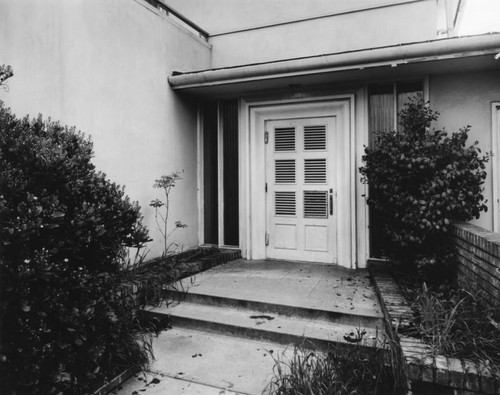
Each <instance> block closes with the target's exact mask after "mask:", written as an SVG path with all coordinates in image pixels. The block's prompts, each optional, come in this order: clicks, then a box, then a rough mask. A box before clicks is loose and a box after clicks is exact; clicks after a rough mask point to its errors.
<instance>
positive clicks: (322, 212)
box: [264, 117, 337, 263]
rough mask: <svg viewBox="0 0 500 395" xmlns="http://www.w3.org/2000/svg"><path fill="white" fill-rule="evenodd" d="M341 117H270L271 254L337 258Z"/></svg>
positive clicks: (325, 259)
mask: <svg viewBox="0 0 500 395" xmlns="http://www.w3.org/2000/svg"><path fill="white" fill-rule="evenodd" d="M335 126H336V117H320V118H302V119H285V120H272V121H271V120H270V121H266V122H265V136H264V138H265V143H266V146H265V147H266V185H265V188H266V211H267V212H266V217H267V220H266V255H267V257H268V258H275V259H288V260H298V261H313V262H325V263H336V262H337V226H336V217H337V214H336V184H337V182H336V174H337V171H336V169H335V164H336V163H337V161H336V160H335V158H336V154H337V152H336V149H337V144H336V140H337V136H336V127H335Z"/></svg>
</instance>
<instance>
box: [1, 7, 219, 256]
mask: <svg viewBox="0 0 500 395" xmlns="http://www.w3.org/2000/svg"><path fill="white" fill-rule="evenodd" d="M209 61H210V48H209V46H208V45H207V44H206V43H204V42H203V41H202V40H201V39H199V38H197V37H195V36H194V35H193V34H191V33H189V32H186V31H185V30H183V29H182V28H180V27H178V25H176V24H175V23H173V22H171V21H169V18H168V17H166V16H160V15H159V14H157V13H156V11H152V8H151V7H150V6H149V5H147V4H146V3H144V2H142V1H141V0H106V1H102V0H71V1H67V0H45V1H39V0H24V1H22V2H21V1H18V0H0V64H10V65H11V66H12V67H13V69H14V74H15V75H14V77H13V78H11V79H9V80H8V85H9V87H10V89H9V91H8V92H3V91H1V92H0V100H3V101H4V102H6V104H7V105H8V106H10V107H11V108H12V109H13V111H14V112H15V113H16V114H18V115H19V116H24V115H25V114H30V115H32V116H35V115H37V114H38V113H42V114H43V115H44V116H46V117H48V116H50V117H52V119H55V120H60V121H61V123H63V124H67V125H75V126H76V127H77V128H78V129H80V130H82V131H83V132H85V133H86V134H87V135H90V136H91V137H92V140H93V141H94V150H95V159H94V163H95V164H96V166H97V168H98V169H99V170H102V171H104V172H105V173H106V174H107V175H108V177H109V178H110V179H111V180H112V181H114V182H117V183H118V184H120V185H125V187H126V189H125V191H126V193H127V194H128V195H129V196H130V198H131V199H132V200H137V201H139V203H140V205H141V206H142V212H143V214H144V217H145V224H146V225H147V226H148V227H149V229H150V234H151V236H152V237H153V238H154V239H155V242H153V243H151V244H150V248H151V253H150V256H151V257H152V256H156V255H158V254H159V253H160V252H161V240H160V238H159V233H158V232H157V231H156V230H155V225H154V217H153V211H152V209H151V208H150V207H149V206H148V204H149V202H150V201H151V200H152V199H154V198H156V197H160V195H158V191H157V190H153V188H152V184H153V182H154V180H155V178H158V177H159V176H161V175H162V174H168V173H170V172H172V171H174V170H176V169H179V170H180V169H184V180H183V181H181V182H180V184H179V186H178V187H177V188H176V190H174V192H173V194H172V224H173V221H175V220H177V219H179V220H182V221H183V222H185V223H186V224H188V226H189V228H187V229H183V230H180V231H178V233H177V234H176V235H175V238H176V239H178V240H179V241H180V242H181V243H182V244H183V245H184V247H185V248H187V247H191V246H194V245H197V244H198V229H197V228H198V209H197V189H196V188H197V164H196V152H197V117H196V104H195V103H192V102H189V101H187V100H185V99H182V98H179V97H177V95H176V94H175V93H174V92H173V91H172V90H171V89H170V87H169V85H168V81H167V75H168V74H170V73H171V72H172V70H178V69H180V70H184V69H202V68H207V67H208V66H209Z"/></svg>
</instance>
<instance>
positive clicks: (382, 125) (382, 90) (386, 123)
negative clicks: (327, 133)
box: [368, 83, 395, 258]
mask: <svg viewBox="0 0 500 395" xmlns="http://www.w3.org/2000/svg"><path fill="white" fill-rule="evenodd" d="M368 97H369V101H368V114H369V115H368V130H369V133H370V145H371V146H373V145H374V143H375V134H374V132H382V131H389V130H394V117H395V111H394V109H395V108H394V107H395V106H394V85H393V84H392V83H389V84H377V85H372V86H370V89H369V95H368ZM368 188H369V186H368ZM369 216H370V218H369V221H370V229H369V233H370V256H371V257H372V258H383V257H384V256H385V253H384V244H385V243H384V238H383V234H384V233H383V231H382V229H383V226H384V216H383V213H377V212H376V211H374V210H373V209H371V208H370V210H369Z"/></svg>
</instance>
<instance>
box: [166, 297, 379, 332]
mask: <svg viewBox="0 0 500 395" xmlns="http://www.w3.org/2000/svg"><path fill="white" fill-rule="evenodd" d="M167 297H168V298H170V299H171V300H173V301H176V302H190V303H196V304H204V305H212V306H221V307H231V308H238V309H248V310H256V311H260V312H262V313H274V314H282V315H289V316H297V317H302V318H310V319H324V320H326V321H329V322H334V323H339V324H346V325H361V326H364V327H368V328H376V327H379V328H383V326H384V323H383V317H378V316H372V315H365V314H360V313H358V312H356V313H352V312H347V311H344V310H341V309H338V310H320V309H314V308H307V307H302V306H292V305H285V304H277V303H270V302H262V301H257V300H248V299H239V298H235V297H225V296H217V295H208V294H203V293H197V292H193V291H189V292H182V291H174V290H169V291H167Z"/></svg>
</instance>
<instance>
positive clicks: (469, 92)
mask: <svg viewBox="0 0 500 395" xmlns="http://www.w3.org/2000/svg"><path fill="white" fill-rule="evenodd" d="M429 90H430V92H429V93H430V104H431V107H432V108H433V109H434V110H436V111H439V112H440V114H441V115H440V116H439V119H438V121H437V123H436V125H435V127H436V128H443V127H444V128H446V130H447V131H448V132H449V133H451V132H454V131H458V130H459V129H460V128H462V127H464V126H467V125H470V126H471V130H470V133H469V143H470V144H472V143H474V141H476V140H477V141H479V147H480V148H481V151H482V152H483V153H485V152H489V151H491V150H492V125H491V116H492V115H491V102H494V101H497V102H498V101H500V73H498V71H496V70H490V71H480V72H475V73H463V74H451V75H433V76H431V77H430V81H429ZM498 170H500V169H498ZM486 171H487V172H488V178H487V179H486V182H485V185H484V187H485V190H484V197H485V199H487V200H488V206H489V207H490V209H489V210H488V212H486V213H484V212H483V213H482V214H481V217H480V218H479V219H478V220H474V221H473V222H474V223H475V224H476V225H479V226H482V227H483V228H486V229H488V230H492V229H493V213H492V210H491V207H492V202H493V188H492V183H493V181H492V163H491V161H490V162H489V163H488V165H487V168H486ZM496 177H500V174H498V173H497V174H496ZM497 215H498V214H497Z"/></svg>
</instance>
